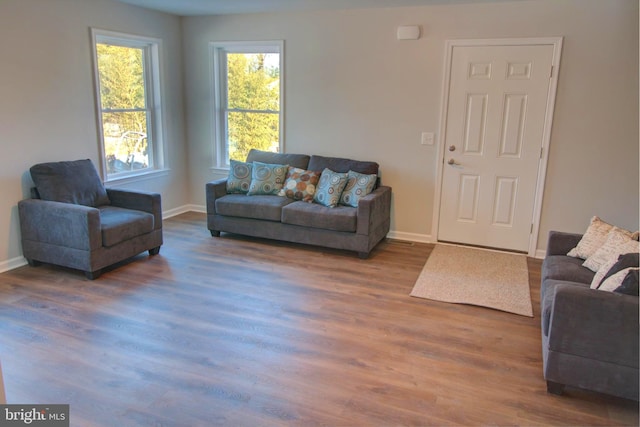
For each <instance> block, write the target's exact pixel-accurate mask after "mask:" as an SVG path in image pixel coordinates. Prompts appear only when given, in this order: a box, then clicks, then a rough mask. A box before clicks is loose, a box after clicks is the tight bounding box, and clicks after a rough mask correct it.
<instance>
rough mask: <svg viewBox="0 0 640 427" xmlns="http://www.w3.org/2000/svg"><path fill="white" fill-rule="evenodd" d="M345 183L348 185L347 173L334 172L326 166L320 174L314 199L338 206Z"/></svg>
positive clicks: (325, 204)
mask: <svg viewBox="0 0 640 427" xmlns="http://www.w3.org/2000/svg"><path fill="white" fill-rule="evenodd" d="M345 185H347V174H346V173H339V172H334V171H332V170H331V169H328V168H325V170H323V171H322V175H320V181H318V186H317V187H316V193H315V194H314V195H313V201H314V202H316V203H319V204H321V205H323V206H327V207H329V208H335V207H336V206H338V202H339V201H340V195H341V194H342V190H344V186H345Z"/></svg>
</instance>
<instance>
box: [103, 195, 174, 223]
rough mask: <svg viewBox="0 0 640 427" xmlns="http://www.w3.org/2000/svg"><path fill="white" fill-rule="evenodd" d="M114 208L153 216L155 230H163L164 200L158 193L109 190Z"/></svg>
mask: <svg viewBox="0 0 640 427" xmlns="http://www.w3.org/2000/svg"><path fill="white" fill-rule="evenodd" d="M107 195H108V196H109V200H110V201H111V205H112V206H116V207H119V208H125V209H133V210H136V211H143V212H148V213H150V214H153V220H154V221H153V224H154V227H153V228H154V229H155V230H158V229H161V228H162V198H161V196H160V194H158V193H147V192H144V191H133V190H122V189H115V188H107Z"/></svg>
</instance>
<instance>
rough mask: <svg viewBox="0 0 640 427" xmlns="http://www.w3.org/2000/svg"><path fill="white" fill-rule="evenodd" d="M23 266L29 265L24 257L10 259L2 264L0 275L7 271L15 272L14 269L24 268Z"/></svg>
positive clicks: (0, 263)
mask: <svg viewBox="0 0 640 427" xmlns="http://www.w3.org/2000/svg"><path fill="white" fill-rule="evenodd" d="M23 265H27V259H26V258H25V257H23V256H19V257H15V258H12V259H8V260H6V261H1V262H0V273H4V272H5V271H9V270H13V269H14V268H18V267H22V266H23Z"/></svg>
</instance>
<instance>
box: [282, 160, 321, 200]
mask: <svg viewBox="0 0 640 427" xmlns="http://www.w3.org/2000/svg"><path fill="white" fill-rule="evenodd" d="M320 174H321V172H315V171H307V170H304V169H300V168H294V167H293V166H289V171H288V172H287V178H286V180H285V182H284V186H283V187H282V190H280V192H279V193H278V195H279V196H283V197H288V198H290V199H293V200H302V201H304V202H308V203H311V202H312V201H313V195H314V194H315V193H316V186H317V185H318V181H319V180H320Z"/></svg>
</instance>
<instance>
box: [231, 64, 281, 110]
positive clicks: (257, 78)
mask: <svg viewBox="0 0 640 427" xmlns="http://www.w3.org/2000/svg"><path fill="white" fill-rule="evenodd" d="M226 57H227V73H228V75H227V79H228V80H227V106H228V108H229V109H242V110H269V111H279V110H280V54H278V53H227V55H226Z"/></svg>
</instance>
